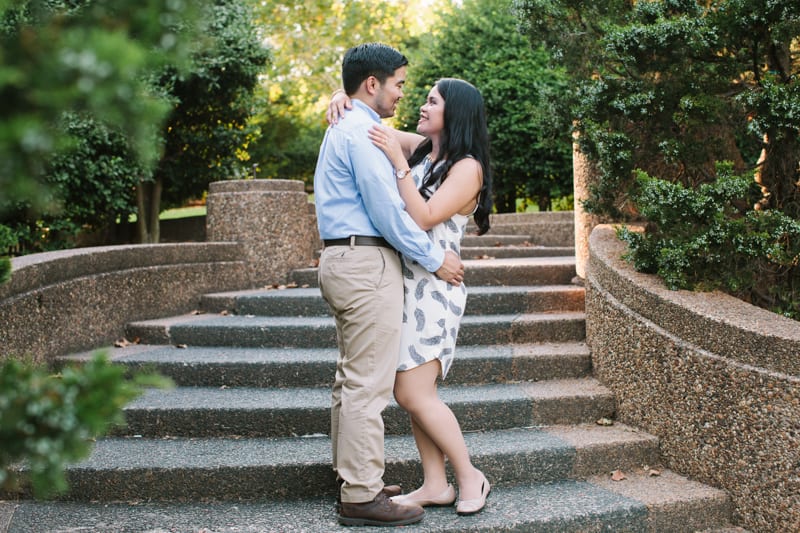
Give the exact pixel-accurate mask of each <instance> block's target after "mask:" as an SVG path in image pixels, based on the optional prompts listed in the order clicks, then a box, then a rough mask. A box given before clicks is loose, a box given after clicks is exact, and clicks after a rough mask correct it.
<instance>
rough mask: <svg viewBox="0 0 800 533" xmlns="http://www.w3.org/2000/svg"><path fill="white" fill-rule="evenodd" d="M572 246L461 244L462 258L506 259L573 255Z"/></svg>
mask: <svg viewBox="0 0 800 533" xmlns="http://www.w3.org/2000/svg"><path fill="white" fill-rule="evenodd" d="M574 256H575V247H574V246H536V245H533V244H520V245H508V246H505V245H501V246H495V245H490V246H462V247H461V257H462V258H463V259H484V260H485V259H507V258H512V257H574Z"/></svg>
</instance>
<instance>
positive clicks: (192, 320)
mask: <svg viewBox="0 0 800 533" xmlns="http://www.w3.org/2000/svg"><path fill="white" fill-rule="evenodd" d="M583 317H585V314H584V313H583V312H581V311H564V312H559V311H552V312H543V313H506V314H497V315H481V316H470V315H465V316H464V317H463V319H462V321H461V323H462V324H467V323H470V322H513V321H515V320H519V319H525V320H528V321H536V320H547V321H549V320H560V319H567V320H574V319H580V318H583ZM333 323H334V322H333V317H330V316H324V317H320V316H280V315H277V316H267V315H225V314H217V313H199V314H183V315H176V316H171V317H166V318H155V319H151V320H139V321H134V322H130V323H129V326H132V327H163V328H165V329H166V330H169V329H170V328H174V327H177V326H193V327H202V326H223V327H224V326H235V327H248V326H250V327H256V328H259V327H266V326H281V327H292V328H306V327H310V328H320V327H326V326H332V325H333Z"/></svg>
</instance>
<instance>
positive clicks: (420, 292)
mask: <svg viewBox="0 0 800 533" xmlns="http://www.w3.org/2000/svg"><path fill="white" fill-rule="evenodd" d="M427 285H428V278H422V279H421V280H420V281H419V283H417V287H416V289H414V298H416V299H417V301H420V300H422V297H423V296H425V287H426V286H427Z"/></svg>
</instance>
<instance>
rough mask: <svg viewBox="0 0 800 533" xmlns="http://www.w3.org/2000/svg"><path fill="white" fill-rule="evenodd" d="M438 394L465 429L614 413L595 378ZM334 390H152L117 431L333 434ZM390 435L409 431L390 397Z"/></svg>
mask: <svg viewBox="0 0 800 533" xmlns="http://www.w3.org/2000/svg"><path fill="white" fill-rule="evenodd" d="M439 395H440V397H441V398H442V400H443V401H445V402H446V403H447V404H448V405H449V406H450V408H451V409H452V410H453V412H454V413H456V416H457V417H458V419H459V421H460V423H461V427H462V429H464V430H478V429H485V430H497V429H506V428H509V427H519V426H522V427H525V426H532V425H540V424H556V423H580V422H591V421H594V420H597V419H598V418H602V417H610V416H613V413H614V398H613V395H612V394H611V392H610V391H609V390H608V389H607V388H605V387H603V386H602V385H601V384H600V383H598V382H597V381H596V380H594V379H593V378H580V379H560V380H548V381H541V382H520V383H495V384H485V385H444V386H441V387H440V388H439ZM330 401H331V400H330V387H329V386H328V387H293V388H252V387H234V388H228V387H223V388H220V387H177V388H174V389H171V390H160V389H151V390H149V391H146V392H145V393H144V394H143V395H142V396H141V397H139V398H137V399H135V400H133V401H132V402H130V403H129V404H128V405H127V406H126V407H125V412H126V417H127V421H128V426H127V428H126V429H125V430H122V429H118V430H115V434H122V432H123V431H124V432H125V434H130V433H136V434H139V435H142V436H146V437H153V436H167V435H169V436H191V437H208V436H219V435H239V436H247V437H261V436H269V437H281V436H289V435H307V434H317V433H327V431H328V430H329V424H330V422H329V420H328V416H329V410H330ZM384 424H385V431H386V433H387V434H405V433H408V432H409V430H410V427H409V424H408V417H407V415H406V414H405V412H404V411H402V410H401V409H400V408H399V406H398V405H397V404H396V403H395V402H394V401H391V402H390V403H389V405H388V406H387V409H386V411H384Z"/></svg>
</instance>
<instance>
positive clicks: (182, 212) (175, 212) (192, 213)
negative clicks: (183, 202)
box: [158, 205, 206, 220]
mask: <svg viewBox="0 0 800 533" xmlns="http://www.w3.org/2000/svg"><path fill="white" fill-rule="evenodd" d="M205 214H206V206H204V205H198V206H192V207H177V208H175V209H167V210H166V211H164V212H163V213H161V215H159V217H158V218H159V219H161V220H171V219H174V218H186V217H198V216H201V215H205Z"/></svg>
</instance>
